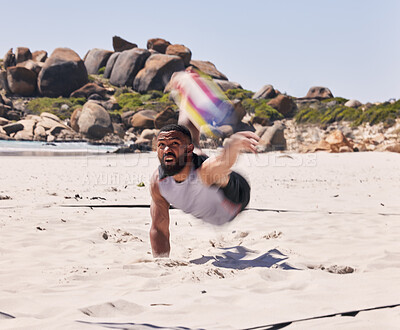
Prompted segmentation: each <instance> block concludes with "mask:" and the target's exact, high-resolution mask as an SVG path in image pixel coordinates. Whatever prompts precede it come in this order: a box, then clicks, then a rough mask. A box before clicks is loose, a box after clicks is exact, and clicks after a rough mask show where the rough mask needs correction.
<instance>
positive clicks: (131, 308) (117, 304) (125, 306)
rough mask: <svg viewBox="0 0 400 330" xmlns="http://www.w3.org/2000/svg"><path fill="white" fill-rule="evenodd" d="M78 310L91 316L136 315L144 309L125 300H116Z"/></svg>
mask: <svg viewBox="0 0 400 330" xmlns="http://www.w3.org/2000/svg"><path fill="white" fill-rule="evenodd" d="M80 311H81V312H82V313H83V314H85V315H87V316H91V317H115V316H120V315H129V316H132V315H136V314H140V313H142V312H143V311H144V308H143V307H142V306H140V305H137V304H135V303H131V302H129V301H126V300H117V301H114V302H107V303H104V304H99V305H93V306H89V307H85V308H81V309H80Z"/></svg>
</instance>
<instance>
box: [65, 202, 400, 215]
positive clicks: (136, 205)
mask: <svg viewBox="0 0 400 330" xmlns="http://www.w3.org/2000/svg"><path fill="white" fill-rule="evenodd" d="M60 206H61V207H90V208H150V204H61V205H60ZM169 208H170V209H175V208H174V207H173V206H170V207H169ZM243 211H258V212H276V213H327V214H355V215H364V214H367V213H361V212H343V211H311V210H283V209H267V208H258V207H246V208H245V209H244V210H243ZM377 214H378V215H383V216H391V215H393V216H394V215H398V216H400V213H382V212H379V213H377Z"/></svg>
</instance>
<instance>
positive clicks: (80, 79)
mask: <svg viewBox="0 0 400 330" xmlns="http://www.w3.org/2000/svg"><path fill="white" fill-rule="evenodd" d="M87 82H88V74H87V70H86V67H85V64H84V63H83V61H82V59H81V58H80V57H79V55H78V54H77V53H75V52H74V51H73V50H71V49H69V48H57V49H55V50H54V52H53V53H52V54H51V56H50V57H49V58H48V60H47V61H46V63H45V64H44V66H43V68H42V71H40V74H39V78H38V87H39V91H40V93H41V94H42V95H44V96H48V97H58V96H65V97H68V96H69V95H70V94H71V93H72V92H73V91H75V90H77V89H79V88H81V87H82V86H83V85H85V84H86V83H87Z"/></svg>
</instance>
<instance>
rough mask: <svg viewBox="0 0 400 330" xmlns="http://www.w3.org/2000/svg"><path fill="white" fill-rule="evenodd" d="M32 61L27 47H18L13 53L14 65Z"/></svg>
mask: <svg viewBox="0 0 400 330" xmlns="http://www.w3.org/2000/svg"><path fill="white" fill-rule="evenodd" d="M31 59H32V53H31V51H30V50H29V48H27V47H18V48H17V51H16V52H15V61H16V63H17V64H18V63H22V62H25V61H28V60H31Z"/></svg>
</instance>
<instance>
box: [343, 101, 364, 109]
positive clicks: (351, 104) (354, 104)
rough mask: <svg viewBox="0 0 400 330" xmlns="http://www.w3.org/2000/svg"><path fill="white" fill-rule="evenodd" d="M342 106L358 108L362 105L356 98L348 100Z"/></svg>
mask: <svg viewBox="0 0 400 330" xmlns="http://www.w3.org/2000/svg"><path fill="white" fill-rule="evenodd" d="M344 106H345V107H349V108H359V107H361V106H362V103H361V102H360V101H358V100H348V101H347V102H346V103H345V104H344Z"/></svg>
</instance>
